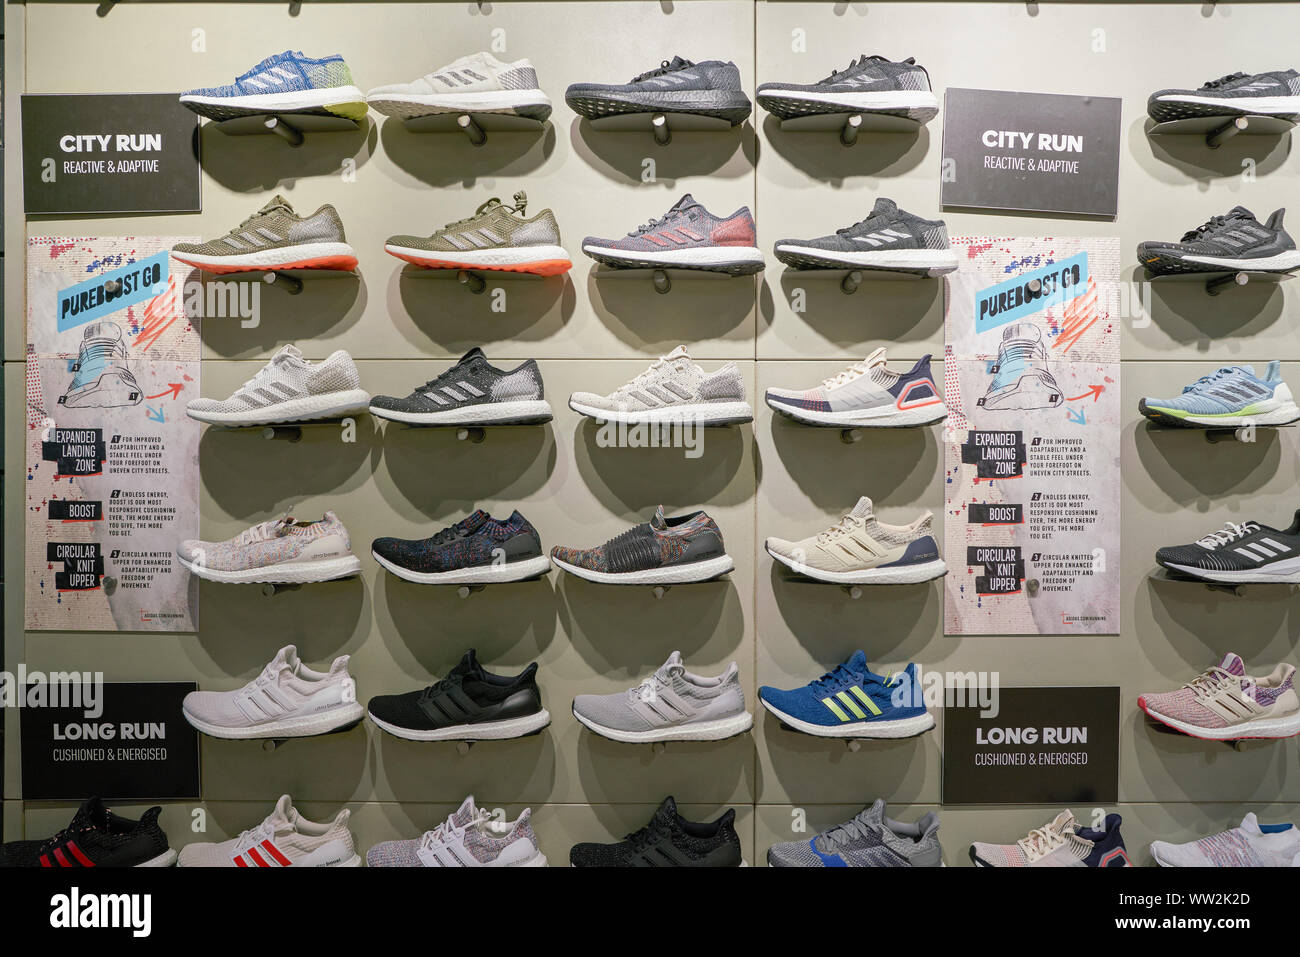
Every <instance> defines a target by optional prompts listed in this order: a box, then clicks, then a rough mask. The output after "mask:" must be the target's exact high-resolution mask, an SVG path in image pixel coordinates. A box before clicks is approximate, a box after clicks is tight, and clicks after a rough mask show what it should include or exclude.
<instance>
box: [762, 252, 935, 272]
mask: <svg viewBox="0 0 1300 957" xmlns="http://www.w3.org/2000/svg"><path fill="white" fill-rule="evenodd" d="M772 255H774V256H775V257H776V258H777V260H778V261H779V262H782V263H784V264H785V265H787V266H789V267H790V268H791V269H797V270H799V271H801V272H813V271H817V270H821V271H823V272H825V271H829V270H839V269H847V270H848V271H849V272H889V273H897V274H899V275H901V276H916V277H918V278H921V279H936V278H938V277H939V276H946V275H947V274H948V273H951V272H955V271H956V270H957V268H958V267H957V266H956V265H955V264H954V265H952V266H917V267H912V266H880V265H870V264H864V263H851V262H845V261H843V260H840V259H836V258H835V254H834V253H832V252H830V251H829V250H828V251H827V253H826V255H825V256H810V255H808V254H807V253H793V252H789V251H788V250H783V249H774V250H773V251H772Z"/></svg>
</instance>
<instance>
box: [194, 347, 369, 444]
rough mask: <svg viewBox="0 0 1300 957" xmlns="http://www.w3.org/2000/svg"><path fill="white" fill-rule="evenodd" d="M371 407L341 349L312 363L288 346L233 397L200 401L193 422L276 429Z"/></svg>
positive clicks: (354, 413) (359, 411)
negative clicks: (284, 424)
mask: <svg viewBox="0 0 1300 957" xmlns="http://www.w3.org/2000/svg"><path fill="white" fill-rule="evenodd" d="M368 408H370V395H369V394H368V393H367V392H365V391H364V390H363V389H362V388H361V376H360V374H359V373H358V372H357V366H356V363H354V362H353V361H352V357H351V356H350V355H348V354H347V353H346V352H344V351H343V350H342V349H340V350H338V351H337V352H335V353H334V354H333V355H331V356H330V357H329V358H327V359H323V360H322V361H320V362H310V361H308V360H307V359H304V358H303V357H302V353H301V352H299V351H298V350H297V348H295V347H294V346H284V347H283V348H281V349H280V351H279V352H277V353H276V354H275V355H273V356H272V357H271V361H270V362H268V363H267V364H266V365H265V366H263V367H262V368H261V369H260V370H259V371H258V373H257V375H255V376H253V378H251V379H249V380H248V381H247V382H245V383H244V384H243V385H242V386H240V388H238V389H237V390H235V393H234V395H232V396H231V397H230V398H229V399H195V400H194V401H193V402H191V403H190V404H189V405H188V406H186V407H185V414H186V415H188V416H189V417H190V418H191V419H198V420H199V421H200V422H207V423H208V424H210V425H276V424H278V423H284V422H305V421H309V420H311V419H331V418H334V417H335V416H344V415H359V414H360V413H362V412H365V411H366V410H367V409H368Z"/></svg>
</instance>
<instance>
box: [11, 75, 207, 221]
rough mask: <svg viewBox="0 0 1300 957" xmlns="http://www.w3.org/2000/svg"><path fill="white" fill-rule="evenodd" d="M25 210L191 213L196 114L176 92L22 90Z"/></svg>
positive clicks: (195, 186) (195, 189)
mask: <svg viewBox="0 0 1300 957" xmlns="http://www.w3.org/2000/svg"><path fill="white" fill-rule="evenodd" d="M22 107H23V209H24V210H25V211H26V212H28V213H196V212H199V211H200V210H201V209H202V204H201V203H200V199H199V153H198V117H197V116H196V115H195V114H194V113H192V112H191V111H189V110H187V109H186V108H185V107H183V106H181V104H180V102H179V100H178V98H177V94H175V93H134V94H119V93H113V94H81V93H77V94H61V95H27V96H24V97H23V98H22Z"/></svg>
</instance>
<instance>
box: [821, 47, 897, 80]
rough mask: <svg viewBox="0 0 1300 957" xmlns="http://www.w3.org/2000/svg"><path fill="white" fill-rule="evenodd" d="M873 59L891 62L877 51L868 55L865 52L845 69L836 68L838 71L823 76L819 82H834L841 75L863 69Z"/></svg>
mask: <svg viewBox="0 0 1300 957" xmlns="http://www.w3.org/2000/svg"><path fill="white" fill-rule="evenodd" d="M872 60H880V61H882V62H885V63H887V62H889V61H888V60H886V59H885V57H883V56H880V55H879V54H875V53H873V54H872V55H871V56H867V55H866V54H863V55H862V56H860V57H858V58H857V59H856V60H854V61H853V62H852V63H850V64H849V65H848V66H846V67H845V68H844V69H842V70H836V71H835V72H833V73H832V74H831V75H830V76H827V77H823V78H822V79H821V80H820V81H818V82H820V83H833V82H834V81H835V80H838V79H839V78H840V77H842V76H847V75H848V74H850V73H852V72H853V71H855V70H861V69H862V68H863V67H864V66H866V65H867V64H868V63H870V62H871V61H872Z"/></svg>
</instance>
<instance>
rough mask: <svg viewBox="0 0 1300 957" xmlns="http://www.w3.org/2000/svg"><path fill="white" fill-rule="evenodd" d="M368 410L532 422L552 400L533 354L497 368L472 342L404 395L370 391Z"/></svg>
mask: <svg viewBox="0 0 1300 957" xmlns="http://www.w3.org/2000/svg"><path fill="white" fill-rule="evenodd" d="M370 414H371V415H374V416H378V417H379V418H381V419H390V420H392V421H393V422H407V423H410V424H411V425H466V426H476V425H537V424H540V423H542V422H549V421H551V405H550V403H549V402H547V401H546V393H545V390H544V388H543V386H542V374H541V372H539V371H538V369H537V362H536V361H535V360H533V359H529V360H528V361H526V362H524V363H522V364H520V365H518V366H516V367H515V368H513V369H510V370H509V371H507V370H505V369H498V368H497V367H496V366H494V365H492V364H491V363H490V362H488V359H487V356H486V355H484V354H483V350H482V349H480V348H478V346H475V347H474V348H473V349H471V350H469V352H467V353H465V354H464V355H463V356H461V357H460V361H459V362H457V363H456V364H455V365H454V366H452V367H451V368H450V369H448V370H446V371H445V372H442V373H440V374H439V375H437V376H435V377H434V378H432V379H430V380H429V381H428V382H426V383H425V384H424V385H422V386H420V387H419V388H418V389H416V390H415V391H414V392H412V393H411V394H410V395H408V396H407V397H406V398H404V399H399V398H396V397H394V396H389V395H377V396H375V397H374V398H372V399H371V400H370Z"/></svg>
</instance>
